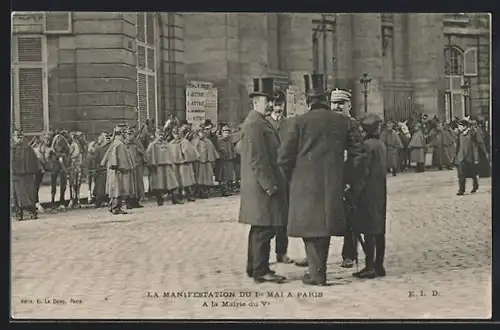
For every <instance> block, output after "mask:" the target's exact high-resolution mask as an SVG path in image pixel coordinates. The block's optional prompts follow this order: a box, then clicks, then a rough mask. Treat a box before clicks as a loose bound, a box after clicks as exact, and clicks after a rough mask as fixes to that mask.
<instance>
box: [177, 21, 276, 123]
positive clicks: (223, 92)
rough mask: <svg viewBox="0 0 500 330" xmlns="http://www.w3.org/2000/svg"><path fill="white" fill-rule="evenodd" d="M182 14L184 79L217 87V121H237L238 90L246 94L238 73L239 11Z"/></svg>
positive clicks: (238, 106)
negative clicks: (204, 82)
mask: <svg viewBox="0 0 500 330" xmlns="http://www.w3.org/2000/svg"><path fill="white" fill-rule="evenodd" d="M184 15H185V50H186V52H185V54H184V56H185V61H186V79H188V80H201V81H209V82H212V83H214V85H215V87H216V88H217V89H218V120H224V121H229V122H231V123H232V124H237V123H239V121H240V115H239V113H240V112H241V105H240V102H241V100H240V99H241V97H240V91H241V90H242V89H243V90H244V91H245V93H244V94H246V85H245V82H244V80H243V79H242V78H241V73H240V50H241V49H240V47H239V40H238V35H239V31H238V22H239V14H233V13H189V14H188V13H186V14H184ZM266 56H267V53H266Z"/></svg>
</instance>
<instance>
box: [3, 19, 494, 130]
mask: <svg viewBox="0 0 500 330" xmlns="http://www.w3.org/2000/svg"><path fill="white" fill-rule="evenodd" d="M12 26H13V38H12V47H11V49H12V110H13V111H12V114H13V116H12V118H13V121H12V124H13V127H21V128H23V130H25V132H27V133H33V134H35V133H39V132H41V131H43V130H46V129H49V127H50V128H57V127H64V128H67V129H78V130H82V131H85V132H88V133H90V134H96V133H98V132H100V131H103V130H109V129H111V128H112V127H113V126H114V125H116V123H117V122H123V121H127V122H136V121H139V123H142V122H144V121H145V119H146V118H150V119H152V120H155V121H156V122H160V123H163V121H164V120H165V118H166V116H167V114H168V113H175V114H177V115H178V116H179V117H181V118H182V117H184V116H185V84H186V81H187V80H201V81H208V82H212V83H214V85H215V87H217V88H218V90H219V100H218V104H219V111H218V117H219V119H220V120H226V121H230V122H231V123H233V124H234V125H235V124H237V123H238V122H240V121H241V120H242V119H243V118H244V117H245V116H246V113H247V112H248V110H249V100H248V88H249V84H250V82H251V79H252V78H253V77H256V76H274V77H276V78H278V79H277V80H279V81H280V83H281V84H283V83H285V84H290V85H296V86H298V87H299V88H302V89H303V75H304V74H306V73H311V72H313V71H316V72H320V73H323V74H324V75H325V77H326V83H327V87H328V88H333V87H340V88H350V89H352V91H353V98H354V103H353V105H354V109H355V111H356V114H358V115H359V114H361V113H362V112H363V111H364V110H363V109H364V97H363V89H364V87H363V84H362V83H361V82H360V78H361V77H362V74H363V73H367V74H368V76H369V77H370V78H371V82H370V84H369V85H368V94H367V108H368V111H370V112H376V113H379V114H381V115H384V116H385V117H386V118H388V117H391V118H394V119H404V118H407V117H408V116H409V115H410V114H411V113H412V112H426V113H429V114H436V115H438V116H439V117H441V118H442V119H445V118H450V117H453V116H463V115H465V114H466V112H467V113H468V114H471V113H474V114H481V115H483V116H488V114H489V106H490V67H489V63H490V56H491V55H490V53H491V50H490V47H491V45H490V19H489V16H488V15H487V14H428V13H426V14H413V13H412V14H396V13H394V14H391V13H386V14H383V13H382V14H375V13H374V14H324V15H322V14H310V13H299V14H284V13H133V12H71V13H68V12H49V13H42V12H36V13H33V12H30V13H26V12H24V13H16V14H14V15H13V24H12ZM464 73H465V74H466V76H465V77H464ZM464 81H466V82H467V84H468V85H469V86H470V88H469V89H468V90H467V89H464V88H462V86H464V85H466V84H464ZM467 92H468V95H470V96H469V97H467V95H466V97H464V93H465V94H467Z"/></svg>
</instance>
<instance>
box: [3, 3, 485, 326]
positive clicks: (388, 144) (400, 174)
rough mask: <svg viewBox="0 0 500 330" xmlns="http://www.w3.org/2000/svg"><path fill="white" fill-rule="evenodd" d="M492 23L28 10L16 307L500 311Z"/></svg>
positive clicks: (94, 314) (18, 79) (300, 316)
mask: <svg viewBox="0 0 500 330" xmlns="http://www.w3.org/2000/svg"><path fill="white" fill-rule="evenodd" d="M491 24H492V16H491V14H489V13H396V12H394V13H281V12H279V13H277V12H132V11H124V12H112V11H102V12H83V11H74V12H60V11H57V12H56V11H48V12H13V13H12V14H11V48H10V54H11V112H10V114H11V122H10V127H11V128H10V133H11V135H10V136H11V141H10V150H11V151H10V157H11V159H10V183H9V184H10V210H11V211H10V249H11V258H10V259H11V260H10V272H11V274H10V276H11V280H10V290H11V294H10V304H11V308H10V309H11V312H10V317H11V321H22V320H28V319H36V320H62V319H65V320H68V319H70V320H71V319H73V320H88V319H93V320H118V319H121V320H127V319H128V320H132V319H134V320H213V321H217V320H249V319H253V320H259V321H265V320H290V321H294V320H295V321H297V320H339V319H340V320H342V319H344V320H347V319H357V320H368V319H371V320H373V319H396V320H405V319H428V320H429V319H490V318H491V317H492V211H491V208H492V200H491V199H492V197H491V189H492V180H491V175H492V162H491V158H492V157H491V154H492V147H491V145H492V142H491V141H492V137H491V136H492V129H491V127H492V125H491V122H492V105H491V99H492V94H491V93H492V89H491V84H492V73H491V71H492V65H491V63H492V38H491Z"/></svg>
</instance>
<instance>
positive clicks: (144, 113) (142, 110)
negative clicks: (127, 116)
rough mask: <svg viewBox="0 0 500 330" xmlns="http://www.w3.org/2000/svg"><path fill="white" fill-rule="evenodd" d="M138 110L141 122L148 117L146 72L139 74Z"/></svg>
mask: <svg viewBox="0 0 500 330" xmlns="http://www.w3.org/2000/svg"><path fill="white" fill-rule="evenodd" d="M137 77H138V79H137V83H138V86H137V100H138V102H137V103H138V104H137V111H138V112H139V116H138V117H139V122H140V123H143V122H144V121H145V120H146V118H148V97H147V92H148V91H147V86H146V84H147V80H146V79H147V78H146V75H145V74H144V73H138V74H137Z"/></svg>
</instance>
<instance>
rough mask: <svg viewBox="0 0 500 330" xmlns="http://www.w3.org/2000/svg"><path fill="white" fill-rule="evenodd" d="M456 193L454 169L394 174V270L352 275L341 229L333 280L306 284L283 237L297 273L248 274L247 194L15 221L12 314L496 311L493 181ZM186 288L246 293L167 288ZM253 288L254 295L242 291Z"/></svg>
mask: <svg viewBox="0 0 500 330" xmlns="http://www.w3.org/2000/svg"><path fill="white" fill-rule="evenodd" d="M471 188H472V183H471V182H470V181H469V182H468V187H467V191H470V189H471ZM83 190H84V189H83V187H82V191H83ZM456 191H457V179H456V171H442V172H427V173H423V174H417V173H410V174H403V175H399V176H397V177H388V219H387V223H388V232H387V251H386V270H387V276H386V277H385V278H378V279H375V280H359V279H355V278H353V277H352V276H351V273H352V272H353V271H355V268H353V269H343V268H341V267H340V262H341V256H340V251H341V246H342V239H341V238H334V239H332V244H331V248H330V257H329V265H328V267H329V269H328V280H329V282H331V283H333V285H331V286H327V287H309V286H305V285H303V284H302V282H301V280H300V279H301V276H302V275H303V273H304V271H305V269H303V268H298V267H296V266H294V265H283V264H277V265H276V264H275V263H274V261H275V256H274V241H273V245H272V251H271V261H272V263H273V264H272V265H271V268H273V269H275V270H276V271H277V273H278V274H282V275H285V276H287V277H288V279H289V282H288V283H285V284H282V285H278V284H254V282H253V281H252V280H251V279H249V278H248V277H247V276H246V274H245V263H246V248H247V234H248V230H249V227H248V226H245V225H241V224H238V223H237V218H238V210H239V197H238V196H232V197H229V198H212V199H208V200H199V201H196V202H195V203H190V204H185V205H171V204H170V203H166V205H164V206H162V207H157V206H156V204H153V203H146V207H144V208H142V209H139V210H131V211H130V213H129V214H128V215H123V216H112V215H111V214H110V213H108V212H107V210H106V208H103V209H98V210H96V209H89V208H87V209H82V210H74V211H67V212H61V213H57V214H41V215H40V218H39V219H38V220H28V221H22V222H17V221H13V224H12V267H11V269H12V282H11V283H12V311H13V316H14V317H15V318H28V317H30V318H122V319H127V318H174V319H175V318H214V319H220V318H240V319H241V318H274V319H277V318H325V319H327V318H478V317H481V318H489V317H490V316H491V292H490V291H491V195H490V194H491V180H490V179H480V188H479V191H478V192H477V193H476V194H472V195H471V194H469V193H466V195H465V196H456V195H455V193H456ZM82 195H83V193H82ZM360 251H361V249H360ZM304 253H305V252H304V247H303V243H302V241H301V240H300V239H297V238H292V239H290V247H289V255H290V256H291V257H292V258H303V257H304ZM362 262H363V261H362V260H361V264H360V266H362ZM181 291H185V292H188V291H189V292H207V291H208V292H222V291H225V292H227V293H226V294H227V295H230V294H231V293H235V295H236V296H235V297H233V298H198V297H191V298H172V297H164V292H166V293H172V292H181ZM410 291H412V292H413V293H414V295H415V296H414V297H409V296H410V294H409V293H410ZM148 292H149V295H150V297H148ZM155 292H156V293H158V296H159V297H151V295H154V293H155ZM245 292H252V294H251V297H250V298H248V297H240V295H243V294H244V293H245ZM256 292H259V293H262V296H259V297H256ZM268 292H275V293H276V292H278V293H281V292H283V297H281V296H280V294H273V297H268ZM289 293H290V295H291V296H292V297H289ZM313 293H315V294H313ZM424 294H425V296H424ZM37 300H38V301H37ZM46 301H47V302H48V303H46ZM224 301H225V302H229V304H224V303H223V302H224ZM205 302H206V304H205V305H204V303H205ZM215 303H218V306H217V307H212V304H215ZM232 303H236V304H235V305H238V303H240V304H239V306H236V307H232V306H233V304H232ZM242 303H245V304H246V305H245V306H241V304H242ZM253 303H255V306H253Z"/></svg>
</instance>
